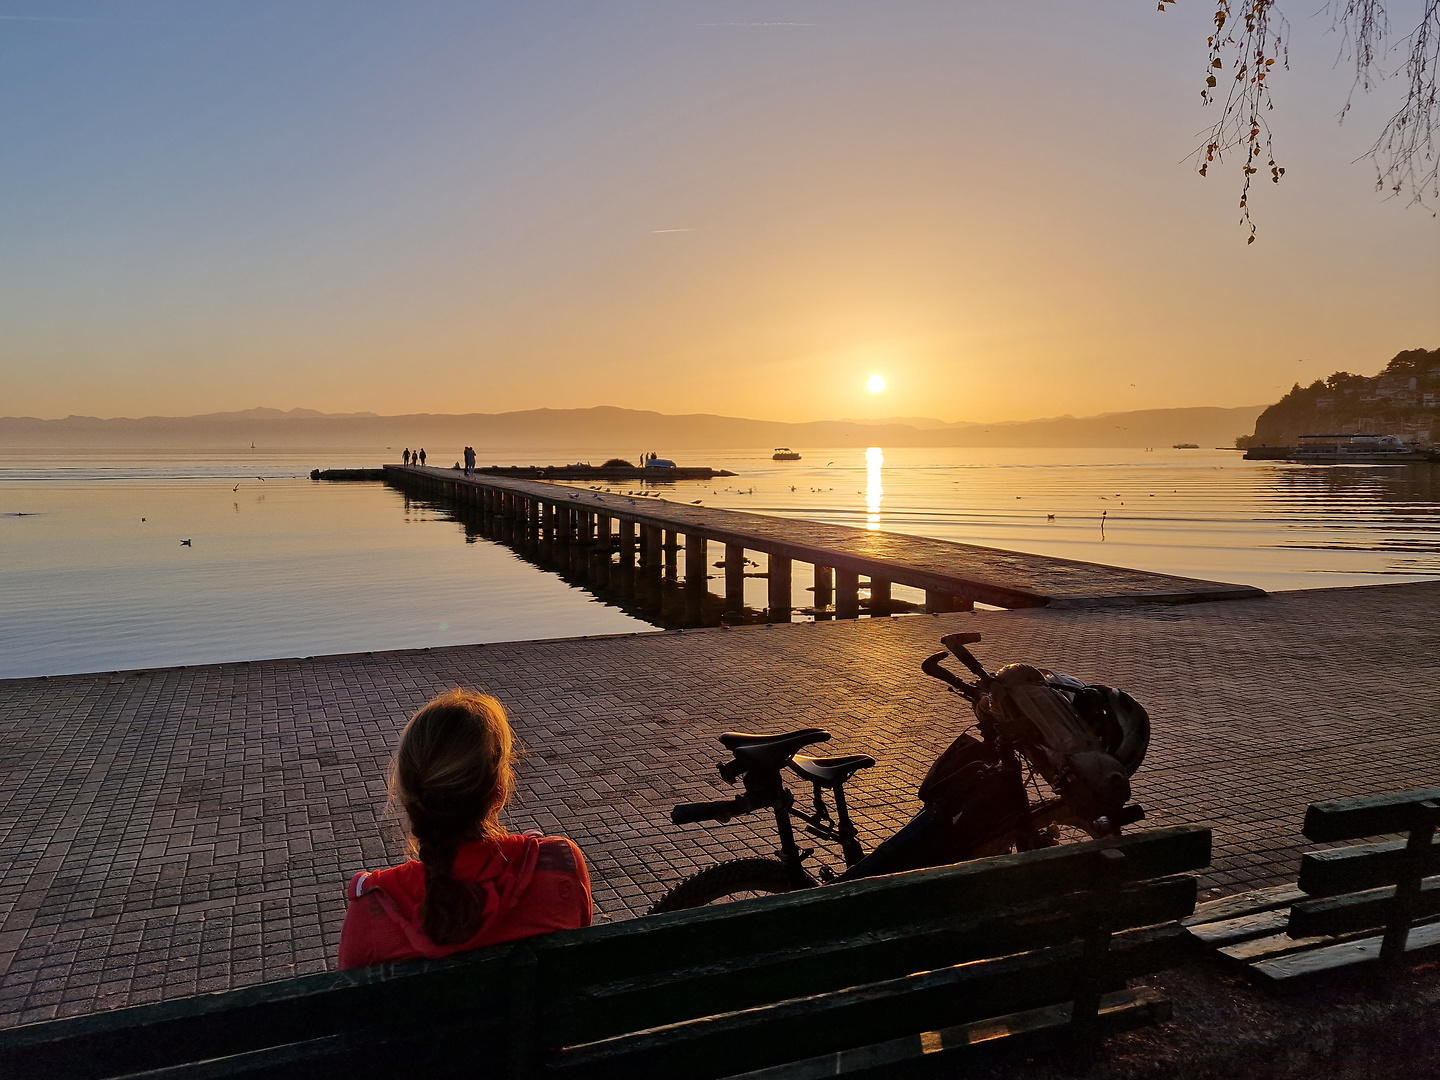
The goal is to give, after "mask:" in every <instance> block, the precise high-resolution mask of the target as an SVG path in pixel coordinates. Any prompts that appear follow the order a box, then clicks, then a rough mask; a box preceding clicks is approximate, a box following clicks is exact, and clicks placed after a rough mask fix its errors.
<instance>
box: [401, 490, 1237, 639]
mask: <svg viewBox="0 0 1440 1080" xmlns="http://www.w3.org/2000/svg"><path fill="white" fill-rule="evenodd" d="M384 473H385V479H386V481H387V482H388V483H390V484H391V485H392V486H394V487H397V488H400V489H402V490H405V491H408V492H412V493H415V494H419V495H424V496H427V497H432V498H438V499H447V500H451V501H453V502H455V503H456V504H458V505H459V506H460V507H461V508H470V509H472V510H475V511H478V512H479V513H480V514H482V515H483V516H484V517H486V518H488V519H492V520H494V521H497V522H499V523H501V525H502V528H501V529H500V530H499V532H500V535H501V536H502V537H503V538H505V539H507V540H512V541H514V542H515V543H517V544H526V543H542V542H543V543H547V544H551V545H553V547H554V548H555V549H557V550H568V552H569V558H568V559H566V560H564V561H565V563H566V564H567V565H568V566H569V568H570V570H571V571H572V572H575V573H579V574H580V575H582V576H583V577H586V578H587V579H588V580H590V581H592V582H594V583H595V585H596V586H597V587H599V588H602V589H609V590H611V591H613V592H615V593H616V594H618V595H620V596H622V597H632V598H634V599H635V600H636V601H637V603H638V604H639V605H640V606H642V607H644V606H654V607H656V608H657V609H658V608H659V607H660V604H661V602H662V582H664V581H666V580H669V581H672V582H678V581H679V580H680V573H679V567H678V559H677V555H678V553H679V551H680V550H682V548H683V550H684V552H685V570H684V575H683V582H684V590H685V608H686V619H685V621H686V622H688V623H692V624H695V625H698V624H699V623H700V622H701V621H702V619H701V616H702V611H703V609H704V603H705V599H706V595H707V593H708V581H709V569H710V551H709V545H710V544H712V543H714V544H718V545H720V546H722V547H723V549H724V560H723V565H724V569H725V590H724V610H725V611H726V612H737V613H738V612H741V611H743V610H744V607H745V592H744V587H745V565H746V561H747V552H758V553H763V554H764V555H765V556H766V559H767V562H768V566H767V568H766V576H767V578H768V582H769V597H768V599H769V603H768V605H767V609H766V611H767V616H766V617H767V619H768V621H770V622H789V621H790V618H791V615H792V613H793V611H794V610H795V604H794V600H793V598H792V587H793V581H792V578H793V575H792V565H793V564H794V563H795V562H800V563H808V564H809V565H810V566H812V567H813V568H814V593H815V599H814V604H813V610H814V611H815V612H816V613H817V615H821V616H822V617H833V618H838V619H847V618H848V619H853V618H856V617H857V616H858V615H859V614H860V609H861V601H860V593H861V591H862V586H861V580H862V578H865V579H868V592H869V600H868V604H867V607H868V609H869V611H870V612H871V613H872V614H884V613H886V611H887V609H888V608H890V607H891V606H892V601H891V593H890V589H891V585H892V584H898V585H905V586H908V587H910V588H914V589H919V590H923V591H924V593H925V610H926V611H931V612H940V611H963V610H970V609H973V608H974V606H975V604H976V603H977V602H978V603H982V604H990V605H993V606H995V607H1002V608H1024V607H1079V606H1116V605H1127V604H1140V603H1164V604H1185V603H1196V602H1200V601H1207V600H1236V599H1247V598H1255V597H1259V596H1263V595H1264V593H1263V592H1262V591H1261V590H1259V589H1256V588H1253V587H1251V586H1248V585H1228V584H1224V583H1220V582H1213V581H1201V580H1198V579H1196V578H1184V577H1173V576H1170V575H1167V574H1152V573H1148V572H1146V571H1142V570H1127V569H1124V568H1122V567H1115V566H1102V565H1100V564H1098V563H1088V562H1079V561H1076V560H1071V559H1056V558H1051V557H1049V556H1045V555H1027V554H1024V553H1022V552H1016V551H1003V550H1001V549H998V548H987V547H979V546H977V545H974V544H959V543H955V542H953V541H949V540H936V539H932V538H929V537H923V536H907V535H904V534H901V533H889V532H876V531H870V530H866V529H857V528H852V527H850V526H846V525H829V524H826V523H824V522H817V521H805V520H801V519H795V518H779V517H771V516H768V515H764V514H751V513H745V512H743V511H738V510H719V509H714V508H710V507H703V506H695V505H687V504H682V503H674V502H668V501H666V500H663V499H652V498H634V497H632V496H627V495H620V494H614V493H608V492H598V491H590V490H583V489H579V488H573V487H565V486H562V485H559V484H552V483H545V482H543V481H536V480H522V479H513V478H508V477H500V476H495V475H491V474H472V475H469V476H466V475H464V474H463V473H457V472H456V471H455V470H453V469H437V468H426V467H415V466H399V465H386V466H385V467H384ZM682 537H683V541H682V540H681V538H682Z"/></svg>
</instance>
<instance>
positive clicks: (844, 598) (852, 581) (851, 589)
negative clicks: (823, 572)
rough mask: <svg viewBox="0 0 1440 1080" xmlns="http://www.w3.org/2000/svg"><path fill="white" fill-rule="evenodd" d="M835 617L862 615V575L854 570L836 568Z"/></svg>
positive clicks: (849, 617) (844, 617) (853, 617)
mask: <svg viewBox="0 0 1440 1080" xmlns="http://www.w3.org/2000/svg"><path fill="white" fill-rule="evenodd" d="M835 617H836V618H837V619H858V618H859V617H860V575H859V573H857V572H856V571H854V570H841V569H839V568H836V570H835Z"/></svg>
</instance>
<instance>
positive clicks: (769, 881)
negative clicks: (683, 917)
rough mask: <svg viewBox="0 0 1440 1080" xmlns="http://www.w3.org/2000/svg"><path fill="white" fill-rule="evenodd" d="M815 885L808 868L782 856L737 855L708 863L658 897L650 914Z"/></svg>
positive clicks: (809, 887)
mask: <svg viewBox="0 0 1440 1080" xmlns="http://www.w3.org/2000/svg"><path fill="white" fill-rule="evenodd" d="M814 887H815V879H814V878H812V877H811V876H810V875H809V874H807V873H805V871H804V870H796V871H791V870H789V869H787V868H786V866H785V864H784V863H782V862H781V861H780V860H779V859H735V860H734V861H732V862H724V863H721V864H720V865H719V866H710V867H707V868H706V869H704V870H701V871H700V872H699V873H698V874H693V875H691V876H690V877H688V878H686V879H685V880H684V881H682V882H681V883H680V884H679V885H676V886H675V887H674V888H673V889H671V890H670V891H669V892H668V893H666V894H665V895H664V896H662V897H661V898H660V899H659V900H657V901H655V904H654V906H653V907H651V908H650V911H649V914H651V915H659V914H661V913H662V912H666V911H683V910H685V909H686V908H697V907H704V906H705V905H706V904H722V903H729V902H730V901H732V900H748V899H750V898H751V897H754V896H767V895H771V894H774V893H787V892H793V891H794V890H796V889H811V888H814Z"/></svg>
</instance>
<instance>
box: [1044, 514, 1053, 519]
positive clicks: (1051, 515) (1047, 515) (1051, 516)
mask: <svg viewBox="0 0 1440 1080" xmlns="http://www.w3.org/2000/svg"><path fill="white" fill-rule="evenodd" d="M1045 520H1046V521H1054V520H1055V515H1054V514H1046V515H1045Z"/></svg>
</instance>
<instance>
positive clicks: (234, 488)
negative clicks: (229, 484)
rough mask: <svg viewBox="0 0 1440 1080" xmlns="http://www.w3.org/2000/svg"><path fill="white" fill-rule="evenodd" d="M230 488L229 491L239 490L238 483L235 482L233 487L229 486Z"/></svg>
mask: <svg viewBox="0 0 1440 1080" xmlns="http://www.w3.org/2000/svg"><path fill="white" fill-rule="evenodd" d="M230 490H231V491H239V490H240V485H239V484H236V485H235V486H234V487H233V488H231V489H230Z"/></svg>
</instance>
